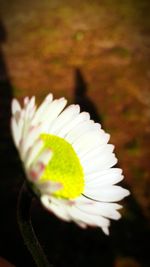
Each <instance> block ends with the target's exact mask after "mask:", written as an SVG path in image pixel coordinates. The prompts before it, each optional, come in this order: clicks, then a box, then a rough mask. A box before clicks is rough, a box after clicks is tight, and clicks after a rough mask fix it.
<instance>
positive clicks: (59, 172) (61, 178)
mask: <svg viewBox="0 0 150 267" xmlns="http://www.w3.org/2000/svg"><path fill="white" fill-rule="evenodd" d="M41 139H42V140H43V142H44V148H49V149H50V150H51V151H52V153H53V155H52V158H51V159H50V161H49V162H48V164H47V166H46V168H45V170H44V173H43V174H42V176H41V178H40V182H42V183H43V182H47V181H54V182H60V183H61V184H62V186H63V187H62V188H61V189H59V190H57V191H55V192H54V195H55V196H57V197H62V198H67V199H73V198H76V197H78V196H79V195H80V194H81V193H82V192H83V189H84V173H83V168H82V166H81V163H80V160H79V158H78V156H77V154H76V152H75V151H74V149H73V147H72V145H71V144H69V143H68V142H67V141H66V140H64V139H63V138H60V137H58V136H55V135H51V134H42V135H41Z"/></svg>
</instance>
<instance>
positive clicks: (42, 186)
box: [36, 181, 63, 195]
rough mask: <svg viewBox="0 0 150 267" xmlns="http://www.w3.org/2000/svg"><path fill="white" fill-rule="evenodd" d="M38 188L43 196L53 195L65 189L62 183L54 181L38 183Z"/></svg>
mask: <svg viewBox="0 0 150 267" xmlns="http://www.w3.org/2000/svg"><path fill="white" fill-rule="evenodd" d="M36 186H37V187H38V188H39V190H40V192H41V194H43V195H51V194H52V193H54V192H55V191H57V190H60V189H61V188H62V187H63V185H62V184H61V183H59V182H53V181H48V182H43V183H41V182H40V181H39V182H38V181H37V183H36Z"/></svg>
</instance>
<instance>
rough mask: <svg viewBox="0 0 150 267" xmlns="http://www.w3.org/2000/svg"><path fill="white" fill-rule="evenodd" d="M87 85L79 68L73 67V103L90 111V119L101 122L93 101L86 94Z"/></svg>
mask: <svg viewBox="0 0 150 267" xmlns="http://www.w3.org/2000/svg"><path fill="white" fill-rule="evenodd" d="M87 91H88V86H87V83H86V81H85V80H84V77H83V75H82V72H81V70H80V69H79V68H76V69H75V88H74V103H75V104H79V105H80V108H81V111H86V112H89V113H90V116H91V119H92V120H94V121H95V122H98V123H101V124H102V118H101V117H100V114H99V113H98V111H97V109H96V107H95V105H94V103H93V102H92V101H91V100H90V99H89V97H88V95H87Z"/></svg>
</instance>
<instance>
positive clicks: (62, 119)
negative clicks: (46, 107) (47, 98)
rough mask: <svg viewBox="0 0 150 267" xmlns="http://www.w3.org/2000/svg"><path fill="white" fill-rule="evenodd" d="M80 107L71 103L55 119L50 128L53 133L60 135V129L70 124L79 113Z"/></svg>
mask: <svg viewBox="0 0 150 267" xmlns="http://www.w3.org/2000/svg"><path fill="white" fill-rule="evenodd" d="M79 112H80V108H79V106H78V105H71V106H69V107H67V108H66V109H65V110H64V111H63V112H62V113H61V114H60V115H59V116H58V118H57V119H56V120H55V122H54V123H53V125H52V127H51V128H50V129H49V132H50V133H51V134H55V135H57V134H58V135H59V132H60V130H61V129H62V128H63V127H64V126H65V125H68V124H70V122H71V121H72V120H74V118H75V117H76V116H77V115H78V114H79Z"/></svg>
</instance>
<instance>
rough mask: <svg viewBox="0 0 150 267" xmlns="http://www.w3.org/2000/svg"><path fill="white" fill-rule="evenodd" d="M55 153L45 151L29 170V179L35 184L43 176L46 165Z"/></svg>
mask: <svg viewBox="0 0 150 267" xmlns="http://www.w3.org/2000/svg"><path fill="white" fill-rule="evenodd" d="M52 155H53V153H52V151H51V150H49V149H45V150H44V151H43V152H42V153H41V154H40V155H39V156H38V158H37V159H36V160H35V161H34V162H33V163H32V165H31V166H30V168H29V169H28V178H29V180H31V181H33V182H37V181H38V180H39V179H40V177H41V176H42V174H43V172H44V170H45V167H46V165H47V164H48V162H49V161H50V159H51V157H52Z"/></svg>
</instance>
